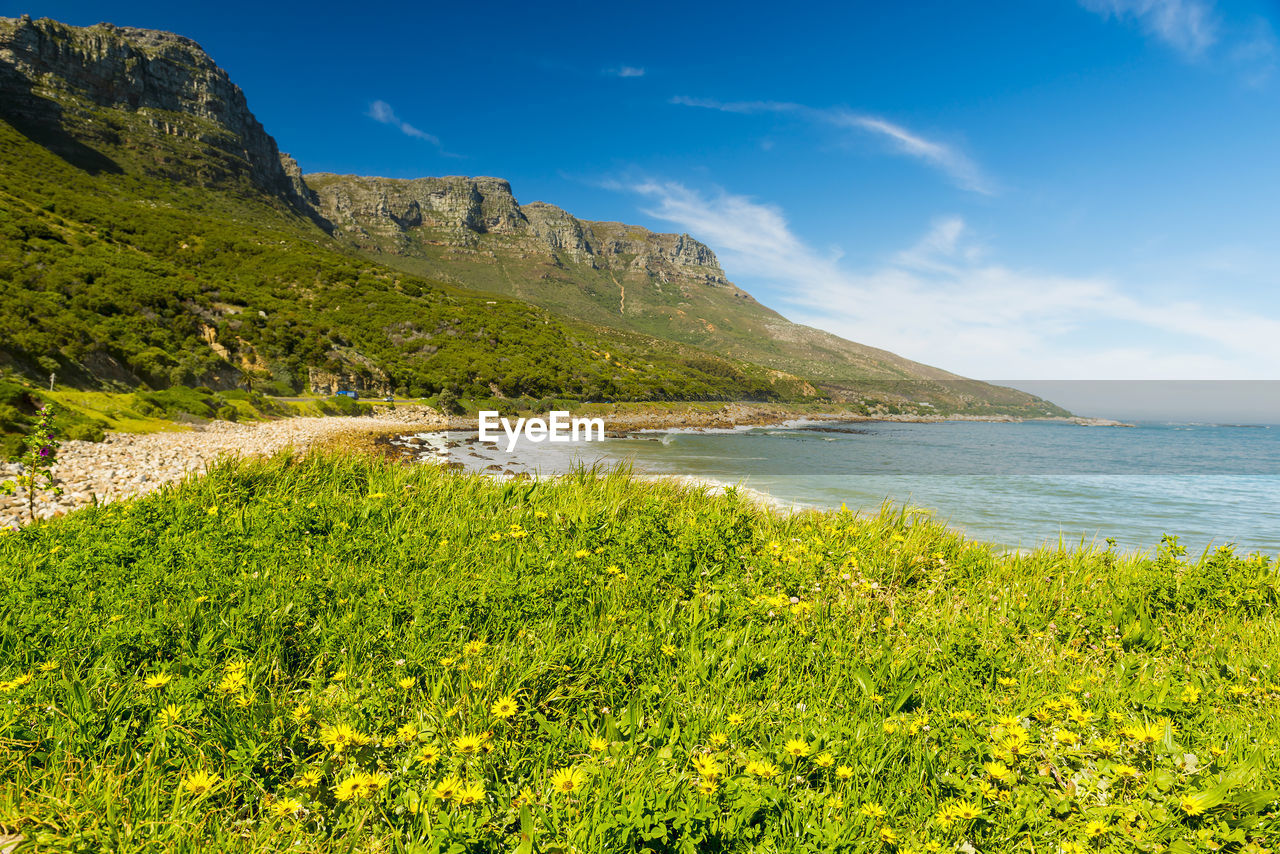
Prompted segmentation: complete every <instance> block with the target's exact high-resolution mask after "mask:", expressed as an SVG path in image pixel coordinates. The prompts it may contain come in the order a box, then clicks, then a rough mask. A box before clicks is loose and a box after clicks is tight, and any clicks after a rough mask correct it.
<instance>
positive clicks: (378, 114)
mask: <svg viewBox="0 0 1280 854" xmlns="http://www.w3.org/2000/svg"><path fill="white" fill-rule="evenodd" d="M366 115H368V116H369V118H371V119H373V120H374V121H375V122H381V123H382V124H384V125H391V126H392V127H394V128H396V129H398V130H399V131H400V132H401V133H403V134H404V135H405V136H411V137H413V138H414V139H422V140H426V141H427V142H429V143H431V144H432V145H434V146H435V147H436V148H439V149H441V153H445V152H444V150H443V149H444V147H443V145H442V144H441V142H440V138H439V137H438V136H435V135H434V134H430V133H427V132H426V131H424V130H419V129H418V128H416V127H414V126H413V125H411V124H409V123H408V122H406V121H403V120H401V118H400V117H399V116H397V115H396V111H395V110H393V109H392V108H391V105H390V104H388V103H387V102H386V101H374V102H373V103H372V104H370V105H369V112H368V113H367V114H366Z"/></svg>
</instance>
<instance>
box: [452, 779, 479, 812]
mask: <svg viewBox="0 0 1280 854" xmlns="http://www.w3.org/2000/svg"><path fill="white" fill-rule="evenodd" d="M483 800H484V783H480V782H475V783H467V784H466V785H464V786H463V787H462V788H461V789H459V790H458V805H459V806H464V807H467V806H471V805H472V804H478V803H480V802H481V801H483Z"/></svg>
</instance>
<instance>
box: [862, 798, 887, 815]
mask: <svg viewBox="0 0 1280 854" xmlns="http://www.w3.org/2000/svg"><path fill="white" fill-rule="evenodd" d="M858 812H860V813H862V814H863V815H865V816H866V817H867V818H884V816H885V808H884V807H882V806H880V805H879V804H877V803H875V802H874V801H868V802H867V803H865V804H863V805H862V808H861V809H859V810H858Z"/></svg>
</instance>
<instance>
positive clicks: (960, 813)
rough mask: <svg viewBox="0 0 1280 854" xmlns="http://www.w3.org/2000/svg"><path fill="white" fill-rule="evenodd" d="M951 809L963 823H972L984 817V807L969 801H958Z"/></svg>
mask: <svg viewBox="0 0 1280 854" xmlns="http://www.w3.org/2000/svg"><path fill="white" fill-rule="evenodd" d="M951 808H952V812H953V813H954V814H955V817H956V818H958V819H960V820H961V821H971V820H973V819H975V818H978V817H979V816H981V815H982V807H980V806H978V805H977V804H971V803H969V802H968V801H956V802H955V803H954V804H952V805H951Z"/></svg>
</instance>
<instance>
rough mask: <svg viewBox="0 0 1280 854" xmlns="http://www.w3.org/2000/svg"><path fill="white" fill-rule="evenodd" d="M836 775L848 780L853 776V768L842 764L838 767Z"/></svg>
mask: <svg viewBox="0 0 1280 854" xmlns="http://www.w3.org/2000/svg"><path fill="white" fill-rule="evenodd" d="M836 776H837V777H839V778H840V779H841V780H848V779H850V778H851V777H853V768H851V767H850V766H848V765H841V766H840V767H839V768H837V769H836Z"/></svg>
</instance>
